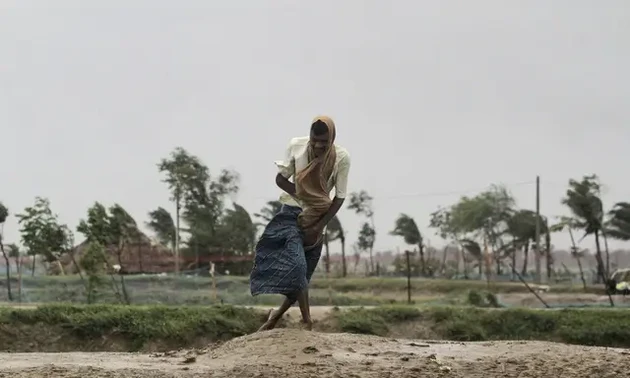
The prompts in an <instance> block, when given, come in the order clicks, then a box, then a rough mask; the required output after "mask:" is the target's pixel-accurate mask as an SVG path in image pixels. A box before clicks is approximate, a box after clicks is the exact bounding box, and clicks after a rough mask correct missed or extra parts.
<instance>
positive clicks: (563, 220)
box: [549, 217, 586, 291]
mask: <svg viewBox="0 0 630 378" xmlns="http://www.w3.org/2000/svg"><path fill="white" fill-rule="evenodd" d="M577 228H578V223H577V222H576V221H575V219H573V218H571V217H560V220H559V222H558V223H556V224H555V225H553V226H550V227H549V232H562V231H564V230H567V231H568V232H569V236H570V237H571V256H572V257H573V258H574V259H575V260H576V261H577V263H578V268H579V269H580V279H581V280H582V285H583V286H584V291H586V280H585V279H584V270H583V269H582V257H583V256H584V251H580V250H578V246H577V244H576V243H575V238H574V237H573V230H574V229H577Z"/></svg>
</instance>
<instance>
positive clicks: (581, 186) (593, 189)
mask: <svg viewBox="0 0 630 378" xmlns="http://www.w3.org/2000/svg"><path fill="white" fill-rule="evenodd" d="M600 188H601V185H600V183H599V179H598V177H597V176H596V175H590V176H584V177H583V178H582V180H580V181H577V180H573V179H571V180H569V188H568V189H567V191H566V196H565V197H564V198H563V199H562V204H563V205H565V206H567V207H568V208H569V210H570V211H571V213H572V214H573V218H574V220H575V226H576V227H577V228H578V229H581V230H582V231H583V232H584V236H583V237H582V239H583V238H584V237H586V236H589V235H594V236H595V248H596V252H595V253H596V255H595V257H596V260H597V276H598V281H600V280H601V281H600V282H603V283H606V281H607V279H606V277H608V272H606V271H605V269H604V260H603V258H602V251H601V246H600V241H599V237H600V235H601V232H602V229H603V224H604V209H603V206H602V200H601V198H600V197H599V195H600Z"/></svg>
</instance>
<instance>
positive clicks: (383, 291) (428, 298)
mask: <svg viewBox="0 0 630 378" xmlns="http://www.w3.org/2000/svg"><path fill="white" fill-rule="evenodd" d="M125 282H126V286H127V289H128V291H129V293H130V297H131V302H132V303H133V304H171V305H212V304H219V303H223V304H234V305H277V304H279V303H280V301H281V300H282V299H281V298H280V297H278V296H260V297H255V298H254V297H252V296H251V295H250V293H249V281H248V277H219V278H218V279H217V292H216V294H217V297H216V299H215V296H214V294H215V293H214V290H213V286H212V280H211V279H210V278H209V277H194V276H193V277H186V276H180V277H176V276H166V277H161V276H149V275H147V276H127V277H125ZM2 284H4V283H2ZM411 284H412V290H411V291H412V300H413V302H414V303H417V304H423V303H424V304H435V305H439V304H441V305H452V304H462V303H465V302H466V297H467V294H468V292H469V291H470V290H484V291H489V292H492V293H494V294H505V295H511V294H528V293H529V292H528V290H527V288H526V287H525V286H524V285H522V284H521V283H518V282H497V283H490V285H488V283H487V282H485V281H477V280H437V279H435V280H433V279H417V278H415V279H412V280H411ZM12 286H13V292H14V295H15V296H16V297H17V286H18V284H17V280H13V282H12ZM22 287H23V288H22V302H24V303H60V302H62V303H86V296H85V289H84V286H83V284H82V282H81V280H80V278H79V277H78V276H43V277H24V278H23V280H22ZM310 288H311V291H310V296H311V304H312V305H333V306H350V305H354V306H370V305H384V304H403V303H406V301H407V280H406V279H405V278H346V279H325V278H317V277H316V278H314V279H313V281H312V282H311V286H310ZM550 292H551V293H554V294H567V295H568V294H590V295H594V294H598V295H603V294H604V290H603V287H588V288H587V291H586V292H585V291H584V290H583V288H582V287H581V286H578V285H576V286H566V285H556V286H553V285H552V287H551V291H550ZM7 299H8V298H7V293H6V290H5V288H4V286H0V302H6V301H7ZM98 301H99V302H100V303H116V301H117V299H116V297H115V296H114V294H113V292H112V290H110V289H108V288H105V289H103V290H101V292H100V293H99V298H98Z"/></svg>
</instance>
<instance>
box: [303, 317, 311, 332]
mask: <svg viewBox="0 0 630 378" xmlns="http://www.w3.org/2000/svg"><path fill="white" fill-rule="evenodd" d="M300 323H302V324H303V327H304V329H305V330H307V331H312V330H313V321H312V320H310V319H309V320H304V319H302V320H301V321H300Z"/></svg>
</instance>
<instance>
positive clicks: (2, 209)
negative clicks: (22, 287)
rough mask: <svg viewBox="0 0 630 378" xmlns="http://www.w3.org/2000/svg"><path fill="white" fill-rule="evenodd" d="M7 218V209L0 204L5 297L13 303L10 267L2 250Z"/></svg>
mask: <svg viewBox="0 0 630 378" xmlns="http://www.w3.org/2000/svg"><path fill="white" fill-rule="evenodd" d="M8 217H9V209H8V208H7V207H6V206H5V205H4V204H3V203H2V202H0V252H2V257H3V258H4V264H5V269H6V275H7V296H8V298H9V301H13V293H12V292H11V265H10V263H9V256H8V253H7V252H6V251H5V250H4V223H5V222H6V221H7V218H8Z"/></svg>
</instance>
